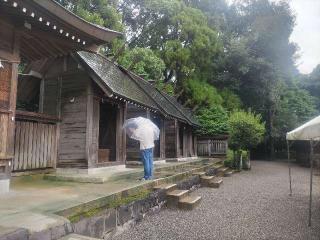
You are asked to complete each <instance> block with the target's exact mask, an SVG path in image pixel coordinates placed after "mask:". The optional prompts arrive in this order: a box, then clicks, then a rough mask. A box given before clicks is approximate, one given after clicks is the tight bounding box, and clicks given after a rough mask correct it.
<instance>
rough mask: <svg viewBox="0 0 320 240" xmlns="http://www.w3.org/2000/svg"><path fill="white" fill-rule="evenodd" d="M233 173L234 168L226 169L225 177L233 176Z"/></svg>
mask: <svg viewBox="0 0 320 240" xmlns="http://www.w3.org/2000/svg"><path fill="white" fill-rule="evenodd" d="M232 174H233V171H232V170H228V171H226V172H224V175H223V176H224V177H231V176H232Z"/></svg>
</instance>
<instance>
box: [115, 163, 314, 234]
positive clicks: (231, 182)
mask: <svg viewBox="0 0 320 240" xmlns="http://www.w3.org/2000/svg"><path fill="white" fill-rule="evenodd" d="M292 174H293V196H292V197H289V196H288V170H287V167H286V165H285V163H274V162H263V161H255V162H252V170H251V171H247V172H246V171H245V172H241V173H237V174H235V175H233V176H232V177H230V178H224V183H223V184H222V186H221V187H220V188H219V189H210V188H200V189H198V190H196V191H195V192H194V193H193V194H196V195H200V196H202V202H201V204H200V205H199V206H198V207H197V208H196V209H195V210H193V211H179V210H170V209H164V210H162V211H161V212H160V213H158V214H154V215H151V216H148V217H146V218H145V219H144V220H143V221H142V222H141V223H139V224H138V225H136V226H135V227H134V228H133V229H131V230H128V231H126V232H125V233H123V234H121V235H120V236H118V237H116V238H115V239H116V240H122V239H123V240H127V239H131V240H135V239H137V240H141V239H150V240H153V239H154V240H161V239H163V240H169V239H181V240H187V239H210V240H212V239H223V240H229V239H245V240H249V239H255V240H256V239H268V240H275V239H281V240H282V239H283V240H295V239H301V240H302V239H303V240H313V239H314V240H319V239H320V177H319V176H315V177H314V182H315V184H314V195H313V200H314V201H313V203H314V204H313V210H312V212H313V217H312V219H313V226H312V228H309V227H308V226H307V225H308V201H309V198H308V191H309V175H308V174H309V172H308V169H306V168H301V167H298V166H294V167H293V169H292Z"/></svg>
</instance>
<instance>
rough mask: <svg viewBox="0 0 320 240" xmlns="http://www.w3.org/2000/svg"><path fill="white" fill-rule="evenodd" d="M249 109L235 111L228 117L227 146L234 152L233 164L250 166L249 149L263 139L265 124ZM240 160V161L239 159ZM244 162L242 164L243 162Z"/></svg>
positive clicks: (239, 167)
mask: <svg viewBox="0 0 320 240" xmlns="http://www.w3.org/2000/svg"><path fill="white" fill-rule="evenodd" d="M261 119H262V118H261V116H260V115H255V114H254V113H252V112H251V111H248V112H245V111H242V110H241V111H235V112H233V113H232V114H231V115H230V118H229V135H230V138H229V147H230V148H231V149H232V150H233V151H234V152H235V153H236V155H237V156H236V157H234V159H235V160H234V161H235V163H236V164H235V166H236V168H238V169H241V168H242V165H244V166H245V168H250V159H249V157H248V156H249V154H248V152H249V150H250V149H251V148H252V147H254V146H256V145H258V144H259V143H260V142H262V140H263V136H264V133H265V124H264V122H262V120H261ZM241 160H242V161H241ZM243 163H244V164H243Z"/></svg>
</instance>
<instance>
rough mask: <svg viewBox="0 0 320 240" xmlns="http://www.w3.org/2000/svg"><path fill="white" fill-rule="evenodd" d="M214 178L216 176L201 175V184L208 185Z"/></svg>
mask: <svg viewBox="0 0 320 240" xmlns="http://www.w3.org/2000/svg"><path fill="white" fill-rule="evenodd" d="M212 179H214V176H201V177H200V182H201V185H202V186H208V184H209V183H210V181H212Z"/></svg>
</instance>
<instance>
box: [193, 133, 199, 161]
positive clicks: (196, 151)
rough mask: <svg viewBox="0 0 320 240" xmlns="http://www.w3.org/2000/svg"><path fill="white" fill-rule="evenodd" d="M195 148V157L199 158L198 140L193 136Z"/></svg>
mask: <svg viewBox="0 0 320 240" xmlns="http://www.w3.org/2000/svg"><path fill="white" fill-rule="evenodd" d="M193 144H194V145H193V148H194V156H195V157H197V156H198V138H197V136H196V135H193Z"/></svg>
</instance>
